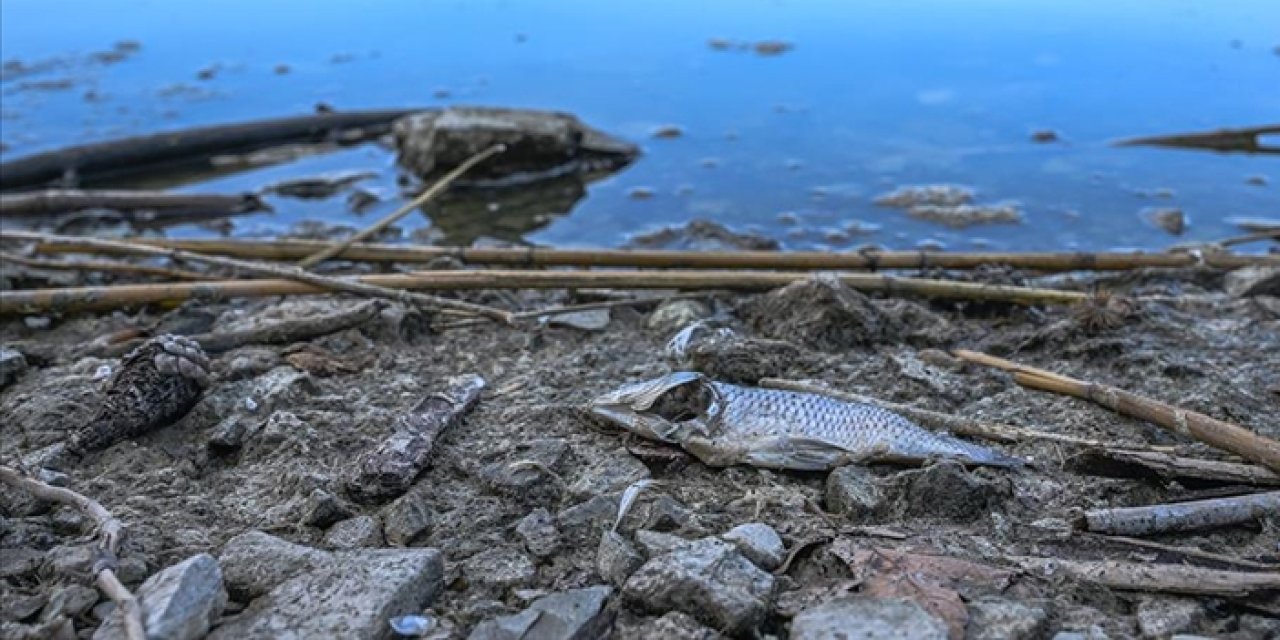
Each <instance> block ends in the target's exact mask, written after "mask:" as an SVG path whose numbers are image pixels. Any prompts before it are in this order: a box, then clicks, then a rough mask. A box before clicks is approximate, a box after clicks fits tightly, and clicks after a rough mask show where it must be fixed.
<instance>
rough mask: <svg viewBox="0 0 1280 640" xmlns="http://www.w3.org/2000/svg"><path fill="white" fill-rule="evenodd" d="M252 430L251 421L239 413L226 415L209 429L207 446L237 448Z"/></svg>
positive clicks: (226, 448)
mask: <svg viewBox="0 0 1280 640" xmlns="http://www.w3.org/2000/svg"><path fill="white" fill-rule="evenodd" d="M252 430H253V423H252V421H250V420H249V419H248V418H246V417H245V416H243V415H239V414H237V415H231V416H227V417H226V418H224V419H222V421H221V422H219V423H218V424H216V425H214V427H213V429H212V430H210V432H209V439H208V442H209V446H210V447H211V448H213V449H223V450H232V449H239V448H240V447H241V446H243V445H244V441H245V438H247V437H248V436H249V432H250V431H252Z"/></svg>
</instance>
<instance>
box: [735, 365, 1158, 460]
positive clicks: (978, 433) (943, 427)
mask: <svg viewBox="0 0 1280 640" xmlns="http://www.w3.org/2000/svg"><path fill="white" fill-rule="evenodd" d="M760 386H762V387H770V388H773V389H786V390H789V391H801V392H805V393H816V394H821V395H826V396H830V397H832V398H836V399H837V400H844V401H845V402H860V403H862V404H873V405H876V406H878V407H883V408H885V409H888V410H890V411H893V412H894V413H899V414H902V415H903V416H905V417H907V418H909V419H911V420H913V421H915V422H917V423H919V424H920V425H921V426H924V427H929V428H930V429H937V430H940V431H950V432H952V433H955V434H958V435H962V436H969V437H973V438H983V439H985V440H993V441H995V442H1019V441H1024V440H1046V441H1049V442H1060V443H1063V444H1071V445H1077V446H1084V447H1119V448H1132V449H1153V450H1156V449H1161V448H1162V447H1154V446H1151V445H1144V444H1129V443H1109V444H1108V443H1102V442H1099V441H1097V440H1086V439H1084V438H1075V437H1072V436H1066V435H1061V434H1057V433H1044V432H1042V431H1034V430H1031V429H1026V428H1023V427H1016V426H1013V425H1009V424H999V423H993V422H983V421H979V420H971V419H968V418H961V417H958V416H953V415H950V414H946V413H941V412H938V411H930V410H928V409H921V408H919V407H913V406H911V405H909V404H900V403H896V402H886V401H884V400H880V399H879V398H872V397H870V396H864V395H859V394H856V393H849V392H846V391H836V390H835V389H832V388H830V387H826V386H823V385H816V384H810V383H807V382H801V381H798V380H783V379H780V378H763V379H761V380H760Z"/></svg>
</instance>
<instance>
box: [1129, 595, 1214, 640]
mask: <svg viewBox="0 0 1280 640" xmlns="http://www.w3.org/2000/svg"><path fill="white" fill-rule="evenodd" d="M1206 617H1207V613H1206V612H1205V608H1204V605H1203V604H1201V603H1199V602H1197V601H1195V600H1192V599H1189V598H1164V597H1149V598H1146V599H1144V600H1143V601H1142V602H1141V603H1139V604H1138V611H1137V618H1138V629H1139V630H1140V631H1141V632H1142V637H1144V638H1167V637H1169V636H1171V635H1174V634H1178V633H1184V632H1189V631H1194V630H1195V628H1196V627H1197V626H1199V625H1200V623H1201V622H1203V621H1204V620H1205V618H1206Z"/></svg>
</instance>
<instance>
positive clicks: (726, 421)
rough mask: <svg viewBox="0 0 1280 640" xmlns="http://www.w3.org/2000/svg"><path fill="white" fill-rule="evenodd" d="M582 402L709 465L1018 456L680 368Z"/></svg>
mask: <svg viewBox="0 0 1280 640" xmlns="http://www.w3.org/2000/svg"><path fill="white" fill-rule="evenodd" d="M590 410H591V412H592V413H593V414H595V415H596V416H599V417H601V418H604V419H605V420H608V421H610V422H612V423H614V424H616V425H618V426H620V427H622V428H624V429H626V430H628V431H631V432H633V433H635V434H637V435H640V436H642V437H645V438H648V439H650V440H659V441H662V442H669V443H672V444H676V445H679V446H680V447H682V448H684V449H685V450H686V451H688V452H689V453H691V454H693V455H694V456H696V457H697V458H698V459H699V460H701V461H702V462H703V463H704V464H706V465H708V466H713V467H723V466H729V465H734V464H747V465H752V466H756V467H765V468H770V469H796V470H809V471H818V470H824V469H831V468H834V467H838V466H841V465H844V464H850V463H856V462H905V463H914V464H918V463H920V462H923V461H925V460H928V459H930V458H951V459H955V460H958V461H960V462H963V463H965V464H975V465H986V466H994V467H1018V466H1022V465H1023V464H1025V462H1024V461H1023V460H1021V459H1018V458H1014V457H1011V456H1007V455H1004V454H1002V453H1000V452H998V451H995V450H993V449H988V448H986V447H983V446H979V445H976V444H973V443H970V442H965V441H964V440H960V439H958V438H954V437H951V436H949V435H945V434H941V433H935V432H932V431H929V430H927V429H924V428H922V427H920V426H918V425H916V424H915V423H913V422H911V421H910V420H908V419H906V418H904V417H902V416H900V415H898V414H896V413H893V412H891V411H888V410H886V409H882V408H880V407H877V406H874V405H869V404H857V403H851V402H843V401H840V400H836V399H834V398H830V397H827V396H822V395H816V394H811V393H798V392H794V391H780V390H775V389H761V388H755V387H742V386H737V385H732V384H726V383H723V382H716V381H713V380H710V379H708V378H707V377H706V376H703V375H702V374H700V373H693V372H686V371H681V372H676V373H671V374H668V375H666V376H662V377H661V378H655V379H653V380H648V381H645V382H639V383H635V384H629V385H626V386H624V387H622V388H621V389H618V390H617V391H613V392H610V393H606V394H604V395H602V396H600V397H598V398H596V399H595V400H593V401H592V402H591V406H590Z"/></svg>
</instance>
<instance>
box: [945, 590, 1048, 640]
mask: <svg viewBox="0 0 1280 640" xmlns="http://www.w3.org/2000/svg"><path fill="white" fill-rule="evenodd" d="M1048 623H1049V613H1048V611H1046V610H1045V609H1044V607H1042V606H1039V605H1038V604H1036V603H1028V602H1018V601H1016V600H1009V599H1007V598H995V597H989V598H979V599H977V600H974V601H972V602H970V603H969V625H968V626H967V627H966V628H965V639H966V640H1005V639H1007V640H1031V639H1033V638H1040V637H1043V636H1044V634H1045V632H1046V631H1048Z"/></svg>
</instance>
